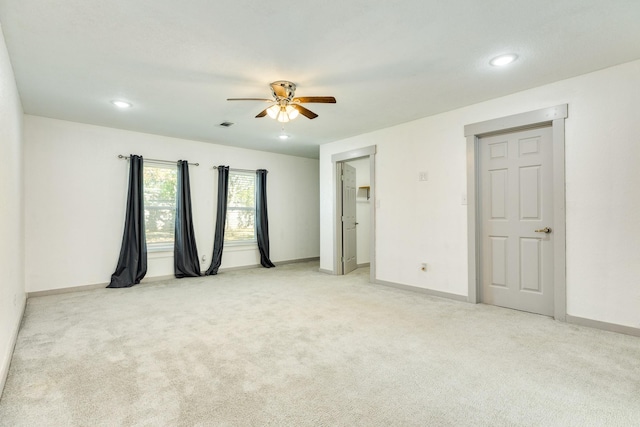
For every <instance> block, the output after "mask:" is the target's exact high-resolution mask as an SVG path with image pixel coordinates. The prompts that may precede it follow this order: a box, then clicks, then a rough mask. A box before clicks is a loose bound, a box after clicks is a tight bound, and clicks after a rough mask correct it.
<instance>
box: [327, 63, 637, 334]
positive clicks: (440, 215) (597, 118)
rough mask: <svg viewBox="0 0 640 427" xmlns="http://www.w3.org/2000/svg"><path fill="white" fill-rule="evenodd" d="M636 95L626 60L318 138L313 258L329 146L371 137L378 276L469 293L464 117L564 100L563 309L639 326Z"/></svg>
mask: <svg viewBox="0 0 640 427" xmlns="http://www.w3.org/2000/svg"><path fill="white" fill-rule="evenodd" d="M639 99H640V61H635V62H631V63H627V64H623V65H619V66H616V67H612V68H608V69H605V70H601V71H597V72H594V73H590V74H586V75H583V76H579V77H576V78H572V79H568V80H564V81H560V82H557V83H554V84H550V85H546V86H542V87H538V88H534V89H530V90H526V91H523V92H519V93H516V94H513V95H509V96H506V97H502V98H498V99H494V100H491V101H487V102H483V103H480V104H476V105H472V106H469V107H465V108H461V109H458V110H454V111H450V112H447V113H443V114H439V115H436V116H432V117H427V118H424V119H420V120H417V121H413V122H410V123H406V124H403V125H399V126H395V127H393V128H388V129H383V130H380V131H377V132H373V133H369V134H364V135H359V136H356V137H353V138H349V139H346V140H343V141H339V142H335V143H330V144H326V145H322V146H321V148H320V199H321V214H320V218H321V224H320V228H321V239H320V248H321V251H320V253H321V263H320V267H321V268H322V269H326V270H332V269H333V233H332V227H333V225H332V221H333V216H332V212H333V197H334V196H333V188H332V164H331V155H332V154H335V153H341V152H345V151H348V150H351V149H354V148H360V147H365V146H369V145H376V146H377V150H378V151H377V154H376V197H377V200H378V201H379V203H380V206H379V207H378V208H377V209H376V225H377V228H376V233H377V235H376V249H377V260H376V262H377V264H376V265H377V278H378V279H380V280H385V281H390V282H395V283H402V284H407V285H412V286H417V287H423V288H428V289H433V290H438V291H443V292H448V293H452V294H459V295H467V287H468V284H467V216H466V208H467V207H466V206H464V205H462V204H461V197H462V195H463V194H465V193H466V152H465V138H464V136H463V128H464V126H465V125H467V124H470V123H476V122H480V121H484V120H489V119H494V118H499V117H504V116H508V115H512V114H516V113H522V112H527V111H532V110H536V109H540V108H545V107H551V106H554V105H558V104H564V103H567V104H569V117H568V119H567V120H566V133H565V135H566V208H567V209H566V212H567V217H566V220H567V273H566V274H567V299H568V302H567V313H568V314H569V315H573V316H577V317H583V318H587V319H593V320H597V321H602V322H609V323H614V324H619V325H624V326H631V327H636V328H637V327H640V244H638V242H639V240H638V239H639V236H640V220H639V219H638V218H639V212H640V191H638V189H637V185H638V183H640V166H639V165H640V114H639V112H638V111H639V109H638V100H639ZM419 171H427V172H428V181H426V182H419V181H418V172H419ZM421 262H426V263H428V271H427V272H426V273H423V272H420V263H421Z"/></svg>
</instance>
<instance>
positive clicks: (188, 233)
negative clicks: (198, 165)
mask: <svg viewBox="0 0 640 427" xmlns="http://www.w3.org/2000/svg"><path fill="white" fill-rule="evenodd" d="M173 266H174V272H175V276H176V277H177V278H178V279H181V278H183V277H197V276H200V260H199V259H198V248H197V247H196V235H195V233H194V232H193V218H192V216H191V186H190V184H189V163H188V162H187V161H186V160H178V186H177V188H176V229H175V236H174V244H173Z"/></svg>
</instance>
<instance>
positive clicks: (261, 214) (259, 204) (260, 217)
mask: <svg viewBox="0 0 640 427" xmlns="http://www.w3.org/2000/svg"><path fill="white" fill-rule="evenodd" d="M256 239H257V240H258V249H259V250H260V264H261V265H262V266H263V267H266V268H271V267H275V265H274V264H273V263H272V262H271V260H270V259H269V220H268V218H267V171H266V170H265V169H258V170H257V171H256Z"/></svg>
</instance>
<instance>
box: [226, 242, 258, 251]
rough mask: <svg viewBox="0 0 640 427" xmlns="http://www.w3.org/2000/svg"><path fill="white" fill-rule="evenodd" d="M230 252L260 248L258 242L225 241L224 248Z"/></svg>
mask: <svg viewBox="0 0 640 427" xmlns="http://www.w3.org/2000/svg"><path fill="white" fill-rule="evenodd" d="M227 249H228V250H229V252H236V251H252V250H256V249H258V242H256V241H252V242H224V250H227Z"/></svg>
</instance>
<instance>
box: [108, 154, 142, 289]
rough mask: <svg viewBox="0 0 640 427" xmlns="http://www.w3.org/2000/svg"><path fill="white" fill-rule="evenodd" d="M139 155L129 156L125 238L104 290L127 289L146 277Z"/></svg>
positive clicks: (140, 158) (140, 159)
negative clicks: (114, 267)
mask: <svg viewBox="0 0 640 427" xmlns="http://www.w3.org/2000/svg"><path fill="white" fill-rule="evenodd" d="M142 167H143V161H142V156H136V155H133V154H132V155H131V156H130V157H129V194H128V196H127V212H126V214H125V221H124V235H123V236H122V247H121V248H120V257H119V258H118V266H117V267H116V271H115V272H114V273H113V274H112V275H111V282H110V283H109V286H107V288H128V287H131V286H133V285H137V284H138V283H140V280H142V278H143V277H144V276H145V274H147V239H146V236H145V232H144V184H143V177H142Z"/></svg>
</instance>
